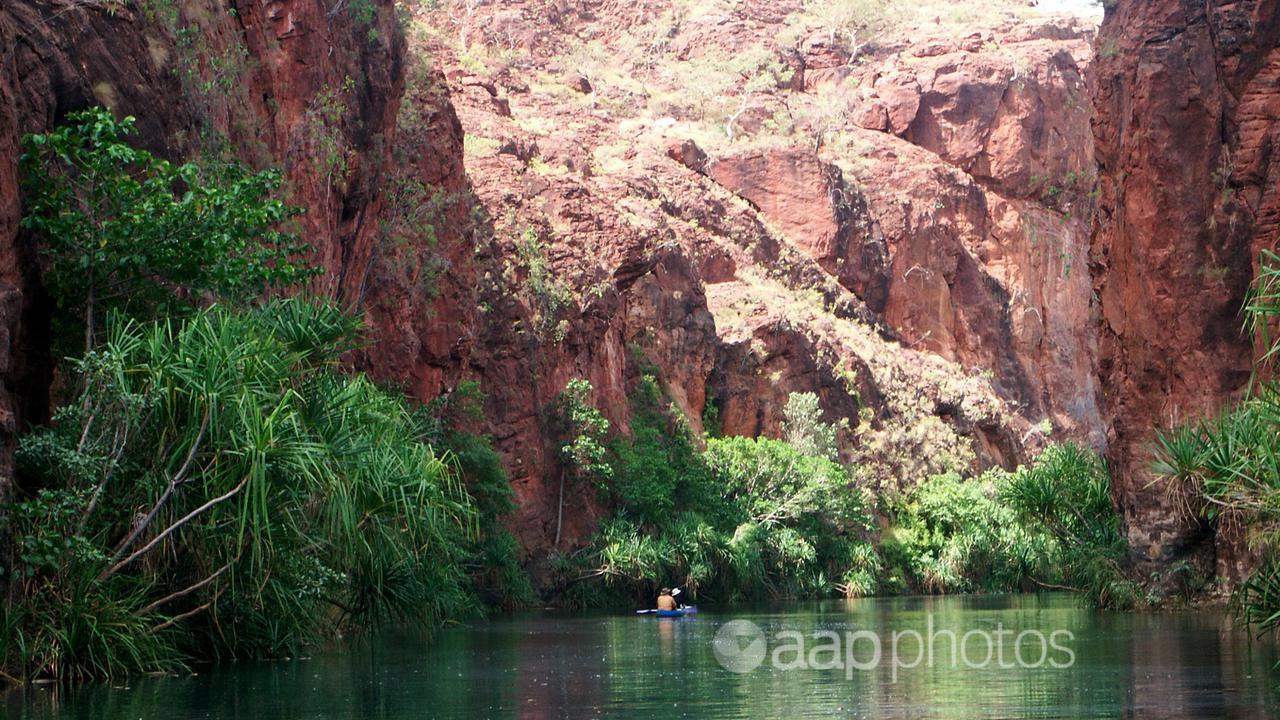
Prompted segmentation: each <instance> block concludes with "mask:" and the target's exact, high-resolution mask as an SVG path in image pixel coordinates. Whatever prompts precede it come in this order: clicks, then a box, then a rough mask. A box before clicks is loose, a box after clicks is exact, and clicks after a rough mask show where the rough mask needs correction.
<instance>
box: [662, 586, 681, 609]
mask: <svg viewBox="0 0 1280 720" xmlns="http://www.w3.org/2000/svg"><path fill="white" fill-rule="evenodd" d="M676 607H677V606H676V599H675V597H673V596H672V595H671V588H662V591H661V592H659V593H658V609H659V610H675V609H676Z"/></svg>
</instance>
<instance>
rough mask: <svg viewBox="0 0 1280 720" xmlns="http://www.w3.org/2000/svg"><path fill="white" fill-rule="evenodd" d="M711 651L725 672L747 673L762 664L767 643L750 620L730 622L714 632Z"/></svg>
mask: <svg viewBox="0 0 1280 720" xmlns="http://www.w3.org/2000/svg"><path fill="white" fill-rule="evenodd" d="M711 649H712V650H714V651H715V654H716V660H719V661H720V666H721V667H723V668H724V669H725V670H728V671H729V672H735V673H749V672H751V671H752V670H755V669H756V668H758V667H760V663H762V662H764V657H765V654H766V653H767V651H768V643H766V642H765V639H764V631H763V630H761V629H760V626H759V625H757V624H755V623H753V622H751V621H750V620H730V621H729V622H727V623H725V624H724V625H721V626H720V629H719V630H718V631H716V639H715V640H714V641H712V643H711Z"/></svg>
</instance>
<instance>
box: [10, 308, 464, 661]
mask: <svg viewBox="0 0 1280 720" xmlns="http://www.w3.org/2000/svg"><path fill="white" fill-rule="evenodd" d="M354 329H355V322H354V321H352V320H351V319H349V318H348V317H346V316H344V315H343V314H342V313H341V312H340V311H338V310H337V309H335V308H334V307H332V306H329V305H323V304H313V303H308V302H304V301H300V300H289V301H281V302H274V303H270V304H268V305H266V306H265V307H263V308H262V309H259V310H255V311H252V312H245V313H233V312H230V311H227V310H223V309H221V308H218V307H214V308H212V309H210V310H207V311H204V312H201V313H198V314H197V315H195V316H193V317H191V318H190V319H188V320H186V321H183V322H161V323H157V324H155V325H151V326H142V325H137V324H134V323H131V322H126V321H117V322H115V323H114V324H113V325H112V326H111V328H110V330H109V337H108V339H107V341H106V342H105V343H104V344H103V345H102V347H101V348H100V349H99V350H96V351H94V352H92V353H90V354H88V355H87V356H86V357H85V358H84V359H83V360H81V361H79V362H78V363H77V364H76V368H77V371H78V375H77V381H78V383H79V386H80V392H79V393H78V395H77V396H76V398H75V400H74V401H73V402H71V403H69V404H68V405H66V406H65V407H63V408H62V409H61V410H60V411H58V413H57V415H56V417H55V419H54V422H53V424H52V425H51V426H49V427H47V428H42V429H38V430H36V431H34V432H32V433H31V434H29V435H27V436H25V437H24V438H22V440H21V443H20V447H19V451H18V456H17V460H18V464H19V467H20V470H21V472H22V476H23V477H24V479H25V480H26V481H27V483H26V485H25V487H27V488H28V492H27V493H26V494H25V495H24V496H22V497H20V498H19V500H18V502H17V504H16V506H15V507H14V510H13V513H12V528H11V531H12V535H13V541H14V554H15V558H14V559H15V563H14V570H13V577H12V579H11V586H10V596H9V598H8V600H9V602H8V605H7V608H6V610H5V612H4V618H3V621H4V624H5V627H6V632H5V633H4V635H3V638H0V662H2V663H3V668H4V671H5V672H7V673H9V674H10V675H12V676H15V677H53V678H59V679H74V678H82V677H94V676H113V675H120V674H124V673H128V672H136V671H144V670H168V669H173V668H176V667H180V666H181V665H182V664H183V662H184V661H185V660H186V659H187V658H204V657H217V656H227V657H239V656H254V657H263V656H277V657H278V656H285V655H292V654H295V653H296V652H297V650H298V649H299V648H301V647H303V646H305V645H307V644H309V643H312V642H315V641H317V640H320V639H322V638H324V637H327V636H329V635H330V634H332V633H333V632H334V631H335V630H338V629H352V628H360V627H363V626H366V625H369V624H372V623H379V622H387V621H410V622H416V623H421V624H425V625H430V624H432V623H434V622H437V621H439V620H441V619H443V618H447V617H451V616H455V615H457V614H459V613H463V612H467V611H469V610H471V609H472V608H473V605H474V599H473V596H472V593H471V592H470V590H469V581H468V577H467V575H466V572H465V569H464V568H465V567H466V565H465V560H466V554H467V548H468V547H469V546H470V544H471V543H473V542H474V540H475V538H476V531H477V513H476V509H475V507H474V505H473V503H472V500H471V498H470V497H469V496H468V494H467V493H466V491H465V490H464V488H463V487H462V485H461V484H460V483H459V481H458V478H457V476H456V474H455V473H454V472H452V471H451V469H450V466H449V465H448V464H446V462H445V461H444V460H442V459H441V457H440V456H438V455H437V454H436V453H435V452H434V451H433V450H432V448H431V447H430V446H429V445H427V444H426V443H425V442H424V438H425V437H426V435H427V432H428V430H429V428H428V427H427V426H426V425H425V424H424V423H423V422H422V419H421V416H420V415H418V414H415V413H414V412H413V411H412V410H411V409H410V408H409V407H408V406H407V404H406V403H405V401H404V400H403V399H401V398H399V397H397V396H395V395H391V394H389V393H386V392H384V391H382V390H380V389H378V388H377V387H375V386H374V385H373V384H372V383H371V382H370V381H369V380H367V379H365V378H364V377H363V376H341V375H338V374H336V373H335V369H336V362H337V358H338V356H339V355H340V354H341V352H342V351H343V350H344V349H345V348H347V347H348V344H347V338H348V337H349V336H350V334H351V332H352V331H353V330H354Z"/></svg>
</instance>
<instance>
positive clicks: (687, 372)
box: [0, 0, 1280, 575]
mask: <svg viewBox="0 0 1280 720" xmlns="http://www.w3.org/2000/svg"><path fill="white" fill-rule="evenodd" d="M735 8H736V9H733V10H726V11H724V12H720V11H717V12H708V13H702V14H694V15H691V16H685V17H676V16H675V15H673V14H672V13H671V7H670V3H663V2H659V1H658V0H642V1H641V2H628V3H619V2H614V1H612V0H580V1H579V2H567V3H566V2H554V3H548V2H540V1H536V0H528V1H513V2H504V3H481V4H478V5H477V6H476V16H475V17H474V18H471V19H470V20H467V23H469V24H466V25H459V23H458V21H457V18H458V17H459V16H457V15H447V14H446V15H439V14H433V13H434V12H435V11H430V10H429V9H426V8H425V6H424V8H423V9H421V10H422V11H421V12H417V13H414V14H410V15H408V16H402V17H400V18H396V17H395V16H394V15H395V12H394V8H393V3H391V2H390V1H389V0H379V1H378V2H364V3H325V2H320V1H319V0H272V1H271V2H265V3H262V2H250V1H249V0H237V1H235V2H230V3H221V2H214V1H213V0H202V1H201V2H191V3H169V2H142V3H133V4H122V3H114V2H105V1H104V2H76V3H64V2H36V1H35V0H21V1H18V2H8V3H5V4H4V5H3V6H0V51H3V53H4V54H3V56H0V333H3V337H0V381H2V383H3V385H2V388H0V433H2V434H3V438H2V439H3V443H2V444H0V449H3V454H0V473H3V477H4V478H5V480H6V481H7V480H8V478H9V472H8V470H9V463H8V461H7V458H8V454H9V452H10V451H11V449H12V445H13V438H14V435H15V433H16V432H19V431H20V430H21V428H22V427H23V424H24V423H27V422H38V421H40V420H42V419H44V418H45V417H46V415H47V412H48V408H47V405H48V402H49V392H48V391H49V386H50V383H51V381H52V369H51V368H52V365H53V363H52V362H51V358H49V357H48V338H47V337H46V335H47V327H48V318H49V313H50V308H49V306H48V299H47V297H46V296H45V294H44V293H43V291H42V289H41V286H40V280H39V263H38V258H37V255H36V253H35V252H34V249H33V248H32V247H31V245H30V239H29V238H27V237H25V236H24V235H23V233H21V232H20V231H19V229H18V220H19V218H20V212H21V207H20V195H19V192H18V187H17V183H18V177H17V157H18V152H19V150H18V139H19V138H20V137H21V135H22V134H24V133H28V132H36V131H41V130H46V129H48V128H50V127H52V126H53V125H54V124H56V123H57V122H58V121H60V120H61V119H62V118H63V117H65V116H66V114H67V113H68V112H71V111H73V110H76V109H80V108H83V107H86V106H88V105H92V104H103V105H106V106H108V107H110V108H111V109H112V110H113V111H115V112H117V113H118V114H133V115H136V116H137V117H138V120H139V130H140V132H139V138H138V139H139V140H140V142H141V143H142V144H144V145H145V146H147V147H148V148H149V149H152V150H153V151H155V152H157V153H159V154H161V155H163V156H166V157H170V158H180V157H181V158H185V157H192V156H194V155H195V154H198V153H201V152H206V153H208V152H212V153H221V154H224V155H231V156H234V157H237V158H240V159H242V160H244V161H246V162H248V163H250V164H252V165H254V166H256V167H267V166H279V167H282V168H283V169H284V171H285V174H286V177H287V180H288V185H287V187H288V192H289V199H290V201H291V202H293V203H295V204H298V205H301V206H303V207H305V208H306V209H307V213H306V215H304V216H303V217H302V218H301V220H300V222H301V226H300V228H299V230H300V231H301V232H302V234H303V235H304V237H306V238H307V240H308V241H309V242H311V243H312V244H313V245H314V246H315V253H316V259H317V261H318V262H319V263H320V264H322V265H323V267H324V268H325V270H326V272H325V274H324V275H323V276H322V278H320V279H319V280H318V281H317V284H316V287H315V288H314V290H316V291H318V292H321V293H323V294H326V295H328V296H330V297H334V298H336V299H338V300H339V301H341V302H343V303H345V304H347V305H348V306H350V307H352V308H356V309H360V310H362V311H363V312H365V314H366V317H367V319H368V322H369V325H370V328H371V337H370V339H371V342H370V343H369V344H368V346H367V347H366V348H365V349H364V350H362V351H361V353H360V354H359V355H358V356H357V357H355V358H354V363H355V365H356V366H357V367H360V368H362V369H367V370H369V371H370V372H371V373H372V374H374V375H375V376H376V377H378V378H380V379H382V380H386V381H389V382H393V383H395V384H397V385H399V386H401V387H403V388H405V390H406V391H407V392H409V393H410V394H411V395H413V396H414V397H415V398H417V399H419V400H422V401H428V400H431V399H432V398H435V397H437V396H439V395H440V394H441V393H444V392H448V391H450V390H451V389H453V388H454V387H456V385H457V383H458V382H459V381H460V380H462V379H474V380H477V381H479V382H480V383H481V385H482V387H483V389H484V390H485V392H486V394H487V407H486V416H487V419H486V420H485V421H484V422H481V423H478V424H477V426H476V427H475V428H473V429H474V430H477V431H480V432H485V433H488V434H491V435H492V436H493V438H494V442H495V445H496V447H497V448H498V450H499V451H500V453H501V455H502V457H503V460H504V464H505V466H506V468H507V470H508V473H509V475H510V477H511V481H512V486H513V488H514V490H515V492H516V496H517V501H518V509H517V511H516V512H515V513H513V515H512V516H511V517H510V518H509V525H510V526H511V528H512V530H513V531H514V532H515V534H516V535H517V537H518V538H519V540H520V541H521V543H522V544H523V546H524V547H525V549H526V551H527V553H528V554H529V557H530V558H533V559H540V558H543V557H545V556H546V555H547V553H548V551H550V550H554V549H568V548H572V547H575V546H577V545H580V544H581V543H582V542H584V541H585V540H586V539H587V538H588V537H589V535H590V533H591V532H592V531H593V529H594V526H595V522H596V520H597V519H598V518H599V517H600V516H602V515H603V514H604V513H605V512H607V508H604V507H601V506H600V504H599V501H598V500H597V499H596V497H595V494H594V493H593V492H592V491H591V489H590V488H585V487H572V486H571V487H569V488H567V490H566V493H565V497H564V500H563V513H562V512H561V507H560V506H561V504H562V501H561V497H560V492H559V485H560V478H561V474H562V472H563V468H562V467H560V456H559V446H560V444H561V442H562V439H561V438H560V436H559V430H558V429H557V424H556V421H555V418H554V403H555V399H556V397H557V395H558V393H559V391H560V390H561V389H562V388H563V387H564V385H565V383H566V382H567V381H568V380H569V379H570V378H573V377H583V378H586V379H587V380H589V381H590V382H591V383H592V385H593V387H594V388H595V392H594V395H593V400H594V401H595V403H596V404H597V405H599V406H600V407H601V409H602V411H603V412H604V413H605V415H606V416H607V417H608V418H609V420H610V422H611V424H612V427H613V430H614V432H616V433H622V434H626V433H628V432H629V427H628V426H629V416H630V410H629V400H628V393H629V392H630V391H631V390H632V389H633V388H634V385H635V382H636V380H637V378H638V377H639V376H640V375H641V374H643V373H651V374H654V375H655V376H656V377H657V378H658V379H659V381H660V383H661V384H662V386H663V388H664V390H665V391H666V393H667V396H668V397H669V399H670V401H671V403H672V407H673V409H674V411H675V412H676V413H678V414H680V415H682V416H684V417H685V418H687V420H688V422H689V425H690V426H691V427H692V428H693V430H694V431H695V433H697V432H701V430H702V429H703V419H704V417H708V418H715V419H716V421H717V423H718V424H719V425H720V426H721V428H722V430H723V431H724V432H726V433H730V434H745V435H757V434H766V435H777V434H778V433H780V431H781V419H782V408H783V406H784V405H785V402H786V399H787V396H788V395H789V394H790V393H791V392H797V391H806V392H815V393H816V394H818V396H819V397H820V399H821V402H822V406H823V409H824V412H825V413H826V418H827V419H828V420H830V421H836V422H838V421H847V422H846V425H845V428H844V429H843V430H842V438H841V444H842V447H843V449H844V454H845V456H846V459H849V460H852V461H855V462H857V463H858V464H859V465H860V466H863V467H866V468H868V473H869V479H868V482H870V483H875V484H879V485H887V484H891V483H893V482H903V481H906V482H910V481H911V479H912V478H919V477H921V476H923V475H924V474H927V473H930V472H939V471H943V470H946V469H960V470H970V471H977V470H980V469H982V468H984V467H989V466H992V465H1006V466H1010V465H1013V464H1016V463H1018V462H1022V461H1025V460H1026V459H1028V457H1029V456H1030V455H1031V454H1032V453H1034V452H1035V450H1037V449H1038V448H1040V447H1042V446H1043V445H1044V444H1046V443H1047V442H1049V441H1051V440H1057V439H1068V438H1069V439H1076V440H1080V441H1083V442H1086V443H1088V444H1090V445H1092V446H1094V447H1096V448H1099V449H1103V448H1106V449H1108V451H1109V453H1110V457H1111V459H1112V460H1113V463H1114V467H1115V470H1116V477H1117V499H1118V502H1119V504H1120V506H1121V508H1122V509H1123V510H1124V512H1125V516H1126V519H1127V522H1128V528H1129V533H1130V538H1131V540H1132V541H1133V543H1134V547H1135V548H1136V549H1138V550H1139V551H1140V552H1141V553H1142V555H1143V557H1144V558H1146V559H1147V560H1149V561H1150V562H1151V563H1152V564H1161V563H1168V562H1171V561H1173V560H1174V559H1175V558H1178V557H1181V556H1182V555H1184V554H1186V553H1187V552H1188V551H1195V552H1198V553H1200V556H1202V557H1203V558H1206V562H1210V561H1213V560H1215V559H1216V560H1217V562H1218V563H1219V567H1218V570H1219V572H1220V573H1223V574H1228V575H1229V574H1232V573H1234V574H1238V573H1239V571H1240V568H1241V567H1243V565H1241V563H1244V562H1246V561H1247V557H1246V556H1245V555H1244V554H1242V553H1240V552H1239V551H1238V550H1239V546H1240V545H1241V544H1240V542H1239V538H1231V537H1228V536H1227V535H1225V534H1221V533H1220V534H1217V535H1214V534H1212V533H1210V532H1209V530H1208V528H1202V527H1200V526H1199V525H1197V524H1194V523H1188V522H1187V521H1186V519H1185V516H1183V515H1180V514H1179V508H1177V507H1176V506H1174V505H1173V504H1172V503H1171V502H1170V501H1169V500H1168V499H1167V498H1165V496H1164V495H1163V494H1161V493H1160V492H1158V491H1157V490H1155V489H1152V488H1149V487H1148V481H1149V477H1148V476H1147V475H1146V473H1145V470H1144V468H1145V464H1144V463H1145V460H1144V457H1145V456H1144V454H1143V453H1144V447H1145V443H1146V442H1147V440H1148V438H1149V434H1150V431H1151V428H1152V427H1153V426H1154V425H1155V424H1157V423H1161V422H1167V421H1171V420H1176V419H1178V418H1180V417H1189V416H1191V415H1195V414H1200V413H1203V412H1206V411H1210V410H1212V409H1214V408H1216V407H1217V406H1218V405H1219V404H1221V403H1222V402H1224V401H1226V400H1228V399H1229V398H1231V397H1233V396H1235V395H1236V394H1238V393H1239V392H1240V391H1241V389H1242V388H1243V386H1244V384H1245V382H1246V381H1247V378H1248V372H1249V367H1250V364H1249V360H1250V357H1251V350H1252V348H1251V345H1250V342H1249V339H1248V338H1245V337H1242V336H1241V335H1240V333H1239V332H1238V328H1239V323H1240V318H1239V316H1238V311H1239V306H1240V302H1241V299H1242V297H1243V295H1244V292H1245V290H1246V289H1247V287H1248V284H1249V282H1250V279H1251V278H1252V276H1253V272H1254V267H1253V263H1254V258H1256V255H1257V250H1258V249H1259V248H1261V247H1268V246H1273V245H1274V242H1275V232H1276V227H1277V222H1278V217H1280V215H1278V212H1280V208H1278V207H1277V200H1276V193H1275V190H1276V179H1277V177H1276V173H1277V170H1276V169H1275V168H1274V167H1273V165H1274V163H1273V162H1272V158H1271V149H1272V146H1273V145H1272V141H1273V139H1274V137H1275V133H1276V114H1277V112H1280V111H1278V110H1277V102H1276V98H1275V92H1276V90H1275V86H1276V78H1277V77H1280V56H1277V54H1276V53H1277V51H1276V50H1275V49H1274V48H1275V46H1276V45H1277V40H1280V20H1277V17H1276V16H1277V13H1278V12H1280V7H1277V5H1276V3H1275V2H1272V1H1270V0H1256V1H1254V2H1233V3H1226V2H1219V3H1216V4H1209V5H1207V6H1206V5H1204V4H1203V3H1191V2H1189V1H1186V0H1181V1H1180V0H1153V1H1152V2H1138V1H1137V0H1134V1H1132V2H1130V1H1127V0H1120V1H1119V2H1118V3H1116V6H1115V7H1114V8H1112V9H1111V10H1109V11H1108V14H1107V17H1106V20H1105V22H1104V24H1103V26H1102V29H1101V31H1100V32H1099V35H1098V37H1097V38H1096V39H1095V38H1094V31H1093V29H1092V27H1091V26H1090V25H1089V24H1088V23H1081V22H1079V21H1075V20H1068V19H1062V18H1036V19H1034V20H1030V21H1028V20H1026V19H1025V18H1024V19H1023V20H1020V21H1017V22H1005V21H1002V20H1001V21H992V22H984V23H977V24H975V25H974V26H973V27H966V28H964V29H963V30H958V29H957V28H956V27H953V26H945V27H944V26H943V25H942V24H941V21H939V22H938V23H927V24H925V25H923V26H921V27H912V28H908V29H907V30H902V29H899V30H898V31H895V32H894V33H890V35H889V36H888V37H887V39H886V40H885V41H883V42H881V43H879V44H876V45H874V46H871V47H864V48H860V49H857V51H856V53H855V54H851V52H850V49H849V48H847V47H842V46H840V45H838V44H835V43H832V42H831V36H830V35H829V33H827V32H824V31H822V30H820V29H818V28H812V27H808V26H805V25H804V24H803V23H801V24H800V25H799V26H798V27H800V31H799V32H798V33H797V32H795V28H796V27H797V25H796V23H795V22H794V13H796V12H798V11H799V9H800V8H801V4H799V3H787V2H782V3H741V4H736V5H735ZM789 18H791V19H789ZM402 24H405V25H407V27H408V32H407V38H406V34H405V33H404V32H403V31H402V29H401V25H402ZM442 28H443V30H441V29H442ZM787 32H790V33H792V35H791V36H790V37H788V38H787V39H786V41H785V42H784V41H782V40H780V39H779V38H781V37H783V36H784V35H786V33H787ZM459 35H463V36H464V38H462V39H460V38H459V37H458V36H459ZM460 42H461V43H464V45H462V46H460ZM756 55H759V56H761V57H764V58H772V60H767V61H762V63H763V64H762V65H761V67H764V68H766V70H764V71H761V72H763V73H766V74H767V73H773V74H774V75H773V78H772V81H771V82H767V83H763V84H762V83H760V82H754V83H752V84H749V89H745V88H747V87H748V84H747V83H742V82H739V84H738V85H737V86H734V85H727V86H726V88H727V89H723V90H722V96H721V97H719V98H716V97H700V98H698V99H693V93H692V90H691V89H690V86H689V85H688V84H687V83H686V84H682V83H684V82H685V81H682V80H680V79H679V78H677V77H673V75H672V74H671V72H669V71H670V69H671V68H676V67H680V63H689V64H691V65H692V66H696V67H698V68H701V69H705V70H714V69H715V68H716V67H717V66H716V63H717V62H722V61H724V62H727V60H724V59H725V58H730V59H731V58H737V57H744V56H747V57H755V56H756ZM783 67H785V69H780V68H783ZM748 69H749V70H750V72H756V71H757V70H758V68H748ZM743 72H746V71H743ZM733 73H739V70H738V69H733V70H732V71H731V72H730V73H729V77H730V79H733ZM702 77H710V76H706V75H703V76H702ZM1087 78H1092V79H1091V80H1088V81H1087V82H1086V79H1087ZM695 89H696V88H695ZM1091 100H1092V102H1090V101H1091ZM708 118H710V119H708ZM729 118H731V119H729ZM1091 118H1092V127H1091V126H1090V119H1091ZM1095 158H1096V165H1095ZM1095 211H1096V212H1095ZM709 406H710V408H711V410H712V412H710V413H708V407H709ZM7 485H8V483H7V482H5V483H3V485H0V492H6V491H7ZM0 499H2V498H0ZM558 516H563V527H560V528H557V527H556V525H557V517H558ZM557 535H560V538H559V545H558V546H557V544H556V536H557ZM1214 543H1217V544H1219V545H1220V546H1222V547H1221V548H1220V550H1221V551H1218V552H1214ZM1232 548H1235V550H1233V549H1232Z"/></svg>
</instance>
